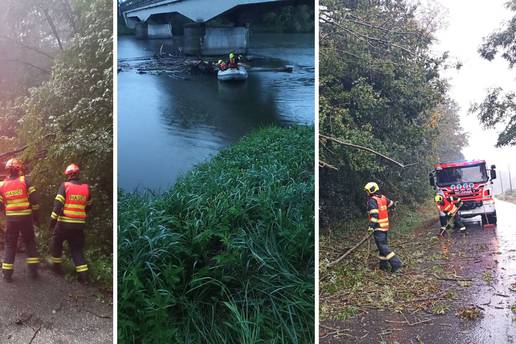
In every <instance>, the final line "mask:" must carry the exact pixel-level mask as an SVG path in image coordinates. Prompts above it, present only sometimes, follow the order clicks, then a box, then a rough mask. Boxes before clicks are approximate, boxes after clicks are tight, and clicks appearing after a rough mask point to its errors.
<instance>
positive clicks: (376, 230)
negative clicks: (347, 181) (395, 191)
mask: <svg viewBox="0 0 516 344" xmlns="http://www.w3.org/2000/svg"><path fill="white" fill-rule="evenodd" d="M364 190H365V192H366V193H367V195H368V198H367V211H368V214H369V229H368V232H370V233H371V232H372V233H373V236H374V241H375V243H376V246H377V247H378V258H379V259H380V269H381V270H383V271H388V270H389V265H390V268H391V272H396V271H398V270H399V269H400V268H401V265H402V264H401V261H400V259H399V258H398V257H397V256H396V255H395V253H394V252H393V251H392V250H391V249H390V248H389V243H388V231H389V213H388V210H387V209H388V208H390V207H392V206H393V205H395V203H394V202H393V201H391V200H390V199H388V198H387V197H385V196H384V195H382V194H380V188H379V187H378V184H377V183H375V182H369V183H367V184H366V185H365V186H364Z"/></svg>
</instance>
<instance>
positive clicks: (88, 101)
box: [16, 0, 113, 285]
mask: <svg viewBox="0 0 516 344" xmlns="http://www.w3.org/2000/svg"><path fill="white" fill-rule="evenodd" d="M75 6H76V10H81V13H80V16H78V18H79V20H78V21H77V22H76V23H75V26H76V29H77V31H78V32H77V34H76V35H74V36H73V38H71V40H70V42H69V43H68V45H67V47H66V49H64V50H63V51H62V53H60V54H59V55H58V56H57V57H56V59H55V61H54V66H53V68H52V74H51V76H50V79H49V80H48V81H45V82H44V83H42V84H41V85H40V86H38V87H36V88H32V89H30V92H29V95H28V96H26V97H24V98H20V99H19V100H18V102H17V104H16V110H17V111H18V112H21V114H22V115H21V119H19V123H18V126H19V128H18V131H17V136H18V141H20V142H22V143H25V144H27V145H29V148H28V149H27V150H26V151H25V152H24V154H23V159H24V160H25V161H27V162H28V164H29V171H30V175H31V178H32V180H33V182H34V184H35V185H36V187H37V188H38V191H39V192H40V198H41V205H42V217H43V219H46V218H47V216H48V219H49V216H50V212H51V208H52V204H53V200H54V197H55V194H56V192H57V189H58V187H59V184H60V183H61V182H63V181H64V175H63V171H64V168H65V167H66V166H67V165H68V164H70V163H72V162H74V163H77V164H79V165H80V167H81V171H82V172H81V174H82V179H83V181H85V182H87V183H89V184H90V186H91V192H92V198H93V201H94V206H93V208H92V211H91V212H90V214H89V218H88V224H87V229H86V231H87V247H88V248H89V250H90V251H89V252H88V253H87V255H88V256H89V257H90V258H91V259H92V260H94V261H95V260H100V261H102V262H99V264H97V265H98V267H99V269H100V270H101V271H98V273H99V275H98V277H99V278H100V279H102V281H104V282H106V284H107V285H110V284H111V282H110V281H109V279H110V277H109V276H108V275H109V274H111V271H112V269H111V266H110V265H111V264H110V263H107V262H109V261H111V257H112V251H113V248H112V242H113V239H112V233H113V231H112V228H113V220H112V219H113V212H112V207H113V197H112V196H113V187H112V183H113V169H112V166H113V155H112V153H113V116H112V107H113V101H112V98H113V86H112V81H113V70H112V63H113V60H112V58H113V56H112V50H113V38H112V23H113V22H112V3H111V1H108V0H95V1H86V0H83V1H75ZM42 154H43V155H44V156H45V158H44V159H41V158H40V157H41V155H42ZM46 239H48V235H43V242H42V244H43V245H44V244H45V240H46ZM94 264H96V263H94ZM94 278H95V279H96V278H97V276H94Z"/></svg>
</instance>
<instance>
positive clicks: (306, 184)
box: [118, 127, 314, 343]
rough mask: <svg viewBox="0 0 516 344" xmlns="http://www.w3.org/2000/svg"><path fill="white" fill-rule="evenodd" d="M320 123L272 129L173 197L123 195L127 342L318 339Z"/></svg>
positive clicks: (122, 321) (121, 284)
mask: <svg viewBox="0 0 516 344" xmlns="http://www.w3.org/2000/svg"><path fill="white" fill-rule="evenodd" d="M313 130H314V129H313V127H312V128H310V127H294V128H269V129H263V130H261V131H259V132H257V133H255V134H253V135H251V136H249V137H246V138H244V139H242V141H241V142H240V143H238V144H237V145H235V146H233V147H231V148H229V149H227V150H224V151H222V152H221V153H220V154H219V155H217V156H216V157H215V158H214V159H212V160H211V161H210V162H208V163H205V164H202V165H200V166H198V167H197V168H195V169H194V170H193V171H191V172H190V173H188V174H187V175H186V176H185V177H184V178H183V179H182V180H180V181H179V182H178V183H177V184H176V185H175V186H174V187H173V188H172V189H171V190H170V191H169V192H167V193H165V194H162V195H159V196H154V195H150V194H146V195H138V194H128V193H124V192H122V191H121V192H120V193H119V215H118V219H119V220H118V223H119V228H118V231H119V236H118V262H119V268H118V288H119V289H118V295H119V299H118V305H119V308H118V314H119V318H118V340H119V341H120V342H121V343H128V342H132V343H163V342H180V343H312V342H313V341H314V337H313V333H314V328H313V326H314V325H313V324H314V301H313V300H314V176H313V171H314V136H313Z"/></svg>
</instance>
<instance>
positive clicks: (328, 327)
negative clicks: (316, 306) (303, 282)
mask: <svg viewBox="0 0 516 344" xmlns="http://www.w3.org/2000/svg"><path fill="white" fill-rule="evenodd" d="M497 209H498V219H499V220H498V226H497V228H481V227H480V226H479V225H478V224H471V225H469V226H468V229H467V231H466V233H465V234H462V233H459V232H454V233H451V235H450V236H449V237H448V239H446V240H443V239H437V238H436V236H435V235H436V233H437V232H438V225H433V226H423V227H422V228H421V229H419V230H416V231H414V232H413V233H410V234H406V235H401V236H398V237H397V238H396V239H395V240H393V244H392V247H393V250H395V251H396V252H397V253H398V254H399V256H400V257H401V259H402V260H403V261H404V263H405V269H404V272H403V274H401V275H391V274H389V273H384V272H381V271H379V270H377V268H376V264H377V261H376V259H375V256H376V254H375V253H376V252H375V251H374V248H372V250H371V255H370V257H369V259H366V254H367V248H363V249H362V250H361V251H360V252H359V253H358V254H357V255H355V256H354V257H353V259H352V260H348V262H347V264H345V263H342V264H341V265H340V266H339V267H337V268H336V269H333V270H328V271H325V272H321V277H322V278H323V282H322V283H321V314H322V316H323V319H322V320H321V323H320V324H321V326H320V338H321V343H389V344H391V343H400V344H405V343H443V344H448V343H449V344H451V343H454V344H462V343H464V344H466V343H513V342H514V341H515V340H516V326H515V325H514V324H515V321H516V263H515V262H516V240H515V238H516V234H515V233H516V226H515V225H514V221H512V214H514V212H515V211H516V205H513V204H510V203H507V202H500V201H499V202H497ZM373 245H374V244H373ZM325 251H326V252H331V251H330V250H329V249H328V247H326V248H325ZM337 251H340V249H337ZM324 262H325V259H324V258H323V259H322V261H321V265H322V266H323V267H324Z"/></svg>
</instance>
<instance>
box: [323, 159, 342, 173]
mask: <svg viewBox="0 0 516 344" xmlns="http://www.w3.org/2000/svg"><path fill="white" fill-rule="evenodd" d="M319 167H323V168H324V167H328V168H331V169H332V170H335V171H338V170H339V169H338V168H337V167H335V166H333V165H330V164H328V163H327V162H324V161H322V160H321V159H319Z"/></svg>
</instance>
